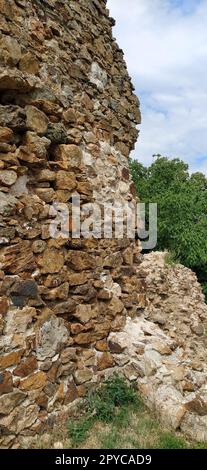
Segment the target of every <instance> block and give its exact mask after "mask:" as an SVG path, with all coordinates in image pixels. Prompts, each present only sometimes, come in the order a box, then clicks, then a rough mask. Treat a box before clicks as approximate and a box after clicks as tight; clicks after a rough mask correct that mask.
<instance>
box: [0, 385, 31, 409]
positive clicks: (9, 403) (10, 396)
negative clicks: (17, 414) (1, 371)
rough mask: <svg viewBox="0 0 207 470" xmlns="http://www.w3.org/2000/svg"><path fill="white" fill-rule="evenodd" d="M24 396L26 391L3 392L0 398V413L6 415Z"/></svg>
mask: <svg viewBox="0 0 207 470" xmlns="http://www.w3.org/2000/svg"><path fill="white" fill-rule="evenodd" d="M26 396H27V395H26V393H23V392H20V391H19V390H15V391H14V392H10V393H7V394H4V395H3V396H2V397H1V398H0V415H8V414H9V413H11V411H12V410H13V409H14V408H15V407H16V406H18V405H19V404H20V403H21V402H22V401H23V400H24V399H25V398H26Z"/></svg>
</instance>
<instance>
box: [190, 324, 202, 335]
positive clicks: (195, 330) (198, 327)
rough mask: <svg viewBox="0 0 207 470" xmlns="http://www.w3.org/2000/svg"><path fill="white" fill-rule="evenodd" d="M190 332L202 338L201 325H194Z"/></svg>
mask: <svg viewBox="0 0 207 470" xmlns="http://www.w3.org/2000/svg"><path fill="white" fill-rule="evenodd" d="M191 330H192V332H193V333H195V334H196V335H197V336H202V335H203V334H204V327H203V325H202V323H197V324H196V325H192V326H191Z"/></svg>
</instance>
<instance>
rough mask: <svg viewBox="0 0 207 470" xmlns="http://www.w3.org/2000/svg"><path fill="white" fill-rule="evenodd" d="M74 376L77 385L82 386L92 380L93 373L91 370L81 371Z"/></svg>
mask: <svg viewBox="0 0 207 470" xmlns="http://www.w3.org/2000/svg"><path fill="white" fill-rule="evenodd" d="M74 376H75V382H76V384H77V385H81V384H83V383H85V382H88V381H89V380H91V379H92V376H93V373H92V371H91V370H90V369H80V370H77V371H76V372H75V374H74Z"/></svg>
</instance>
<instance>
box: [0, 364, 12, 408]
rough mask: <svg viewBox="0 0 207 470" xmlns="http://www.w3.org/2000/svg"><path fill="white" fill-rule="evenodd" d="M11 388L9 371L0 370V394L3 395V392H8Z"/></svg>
mask: <svg viewBox="0 0 207 470" xmlns="http://www.w3.org/2000/svg"><path fill="white" fill-rule="evenodd" d="M12 390H13V381H12V375H11V372H8V371H5V372H0V395H3V394H4V393H10V392H12ZM0 413H1V412H0Z"/></svg>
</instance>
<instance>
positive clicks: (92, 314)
mask: <svg viewBox="0 0 207 470" xmlns="http://www.w3.org/2000/svg"><path fill="white" fill-rule="evenodd" d="M73 316H74V317H75V318H77V320H79V321H80V322H81V323H83V324H85V323H88V322H89V321H90V320H91V319H93V318H96V317H97V316H98V310H97V308H96V307H95V306H94V305H84V304H82V305H78V306H77V307H76V311H75V312H74V313H73Z"/></svg>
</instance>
